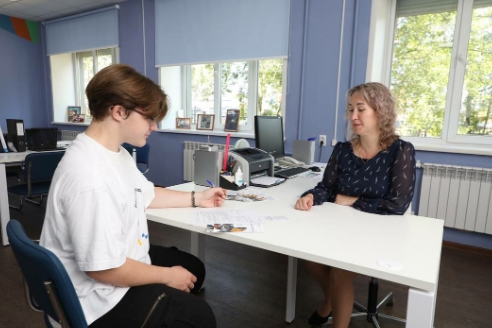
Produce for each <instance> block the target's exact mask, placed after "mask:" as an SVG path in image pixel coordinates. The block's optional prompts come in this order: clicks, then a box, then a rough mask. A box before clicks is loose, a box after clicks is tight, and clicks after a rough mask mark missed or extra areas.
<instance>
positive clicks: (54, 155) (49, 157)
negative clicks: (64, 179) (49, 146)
mask: <svg viewBox="0 0 492 328" xmlns="http://www.w3.org/2000/svg"><path fill="white" fill-rule="evenodd" d="M64 154H65V152H64V151H57V152H42V153H32V154H28V155H27V156H26V159H25V161H24V183H21V184H18V185H15V186H11V187H8V188H7V190H8V193H9V194H13V195H18V196H20V200H19V206H14V205H9V206H10V207H12V208H15V209H17V210H20V209H21V208H22V206H23V200H24V199H25V200H26V201H28V202H30V203H33V204H36V205H41V203H42V202H43V196H44V195H47V194H48V192H49V189H50V185H51V179H52V178H53V175H54V174H55V170H56V167H57V166H58V163H59V162H60V160H61V158H62V157H63V155H64ZM38 196H39V197H40V198H41V199H40V201H39V202H36V201H34V200H33V199H32V197H38Z"/></svg>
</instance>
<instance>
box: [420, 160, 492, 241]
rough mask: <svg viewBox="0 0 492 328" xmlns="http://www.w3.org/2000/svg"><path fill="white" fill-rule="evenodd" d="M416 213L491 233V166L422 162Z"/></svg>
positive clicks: (458, 227)
mask: <svg viewBox="0 0 492 328" xmlns="http://www.w3.org/2000/svg"><path fill="white" fill-rule="evenodd" d="M423 169H424V173H423V177H422V187H421V190H420V205H419V215H421V216H427V217H432V218H437V219H442V220H444V225H445V226H446V227H451V228H457V229H463V230H469V231H476V232H482V233H487V234H492V206H490V203H491V200H492V199H491V196H492V193H491V190H492V170H491V169H484V168H479V167H458V166H446V165H439V164H423Z"/></svg>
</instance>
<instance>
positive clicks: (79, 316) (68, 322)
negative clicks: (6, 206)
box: [7, 220, 87, 328]
mask: <svg viewBox="0 0 492 328" xmlns="http://www.w3.org/2000/svg"><path fill="white" fill-rule="evenodd" d="M7 236H8V238H9V242H10V246H11V247H12V251H13V253H14V256H15V258H16V259H17V263H18V264H19V267H20V269H21V272H22V275H23V276H24V283H25V286H26V299H27V302H28V304H29V305H30V306H31V308H33V309H34V310H36V311H41V312H43V313H44V317H45V322H46V326H47V327H50V328H51V327H53V326H52V325H51V323H50V321H49V319H48V316H49V317H50V318H51V319H52V320H54V321H57V322H58V323H60V325H61V326H62V327H63V328H65V327H71V328H87V321H86V320H85V316H84V312H83V311H82V307H81V305H80V301H79V298H78V297H77V294H76V293H75V289H74V287H73V284H72V281H71V280H70V277H69V276H68V273H67V271H66V270H65V267H64V266H63V264H62V263H61V262H60V260H59V259H58V257H56V255H55V254H53V253H52V252H51V251H49V250H48V249H46V248H44V247H42V246H39V245H38V244H36V243H34V242H33V241H32V240H31V239H29V238H28V237H27V235H26V233H25V231H24V228H23V227H22V225H21V224H20V223H19V221H17V220H10V221H9V223H8V224H7Z"/></svg>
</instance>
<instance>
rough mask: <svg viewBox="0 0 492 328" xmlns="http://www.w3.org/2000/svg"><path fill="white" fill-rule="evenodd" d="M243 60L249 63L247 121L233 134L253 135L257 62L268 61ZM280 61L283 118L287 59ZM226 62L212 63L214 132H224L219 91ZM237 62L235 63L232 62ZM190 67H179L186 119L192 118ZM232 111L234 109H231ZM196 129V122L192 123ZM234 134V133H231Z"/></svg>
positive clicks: (256, 94)
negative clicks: (222, 70) (223, 65)
mask: <svg viewBox="0 0 492 328" xmlns="http://www.w3.org/2000/svg"><path fill="white" fill-rule="evenodd" d="M268 59H269V58H265V59H258V60H244V61H248V62H249V71H248V120H247V123H246V124H245V125H239V129H238V131H237V132H235V133H251V134H253V133H254V116H255V115H257V113H258V106H257V101H258V76H259V71H258V69H259V61H260V60H268ZM278 59H281V60H282V99H281V104H280V109H281V110H280V111H281V113H282V116H284V117H285V114H284V113H285V94H286V86H287V84H286V80H287V58H278ZM226 62H227V61H223V62H218V63H213V64H214V113H213V114H215V126H214V131H222V130H224V125H225V122H223V123H221V122H220V120H221V115H222V110H221V107H222V90H221V83H220V82H221V81H220V77H221V69H222V65H221V64H222V63H226ZM234 62H237V61H234ZM191 66H192V65H182V66H180V67H181V90H182V92H181V103H182V107H183V109H184V112H185V116H186V117H191V118H192V122H193V117H192V108H191V106H192V91H191ZM252 106H253V108H251V107H252ZM231 109H234V108H231ZM192 125H193V126H195V128H196V122H194V123H192ZM233 133H234V132H233Z"/></svg>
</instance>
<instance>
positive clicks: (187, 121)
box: [176, 117, 191, 129]
mask: <svg viewBox="0 0 492 328" xmlns="http://www.w3.org/2000/svg"><path fill="white" fill-rule="evenodd" d="M176 129H191V118H184V117H176Z"/></svg>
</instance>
